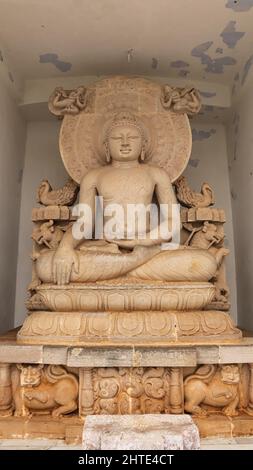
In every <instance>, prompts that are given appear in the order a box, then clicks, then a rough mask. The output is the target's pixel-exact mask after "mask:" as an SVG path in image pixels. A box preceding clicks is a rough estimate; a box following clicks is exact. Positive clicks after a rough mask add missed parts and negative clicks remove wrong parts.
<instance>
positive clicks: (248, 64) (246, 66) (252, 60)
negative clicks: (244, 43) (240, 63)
mask: <svg viewBox="0 0 253 470" xmlns="http://www.w3.org/2000/svg"><path fill="white" fill-rule="evenodd" d="M252 65H253V55H252V56H250V57H249V59H248V60H247V62H246V63H245V64H244V67H243V71H242V80H241V84H242V85H244V83H245V81H246V78H247V76H248V73H249V71H250V69H251V67H252Z"/></svg>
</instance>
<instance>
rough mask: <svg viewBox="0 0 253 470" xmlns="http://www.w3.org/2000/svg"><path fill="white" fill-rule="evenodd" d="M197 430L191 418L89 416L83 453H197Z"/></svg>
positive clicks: (198, 442) (85, 428)
mask: <svg viewBox="0 0 253 470" xmlns="http://www.w3.org/2000/svg"><path fill="white" fill-rule="evenodd" d="M199 448H200V438H199V432H198V428H197V426H196V425H195V424H194V423H193V420H192V418H191V417H190V416H189V415H152V414H150V415H144V416H140V415H128V416H127V415H125V416H87V418H86V420H85V423H84V428H83V449H84V450H198V449H199Z"/></svg>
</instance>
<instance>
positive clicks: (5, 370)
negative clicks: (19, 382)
mask: <svg viewBox="0 0 253 470" xmlns="http://www.w3.org/2000/svg"><path fill="white" fill-rule="evenodd" d="M11 414H12V389H11V366H10V364H0V416H10V415H11Z"/></svg>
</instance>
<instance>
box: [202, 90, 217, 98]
mask: <svg viewBox="0 0 253 470" xmlns="http://www.w3.org/2000/svg"><path fill="white" fill-rule="evenodd" d="M199 94H200V96H203V98H213V97H214V96H216V93H215V91H214V92H212V91H200V90H199Z"/></svg>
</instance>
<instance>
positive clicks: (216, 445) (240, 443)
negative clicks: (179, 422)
mask: <svg viewBox="0 0 253 470" xmlns="http://www.w3.org/2000/svg"><path fill="white" fill-rule="evenodd" d="M81 449H82V447H81V445H67V444H65V442H64V441H62V440H52V439H50V440H49V439H2V440H0V450H10V451H12V450H81ZM201 450H253V436H251V437H236V438H231V439H229V438H219V439H218V438H206V439H202V440H201Z"/></svg>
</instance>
